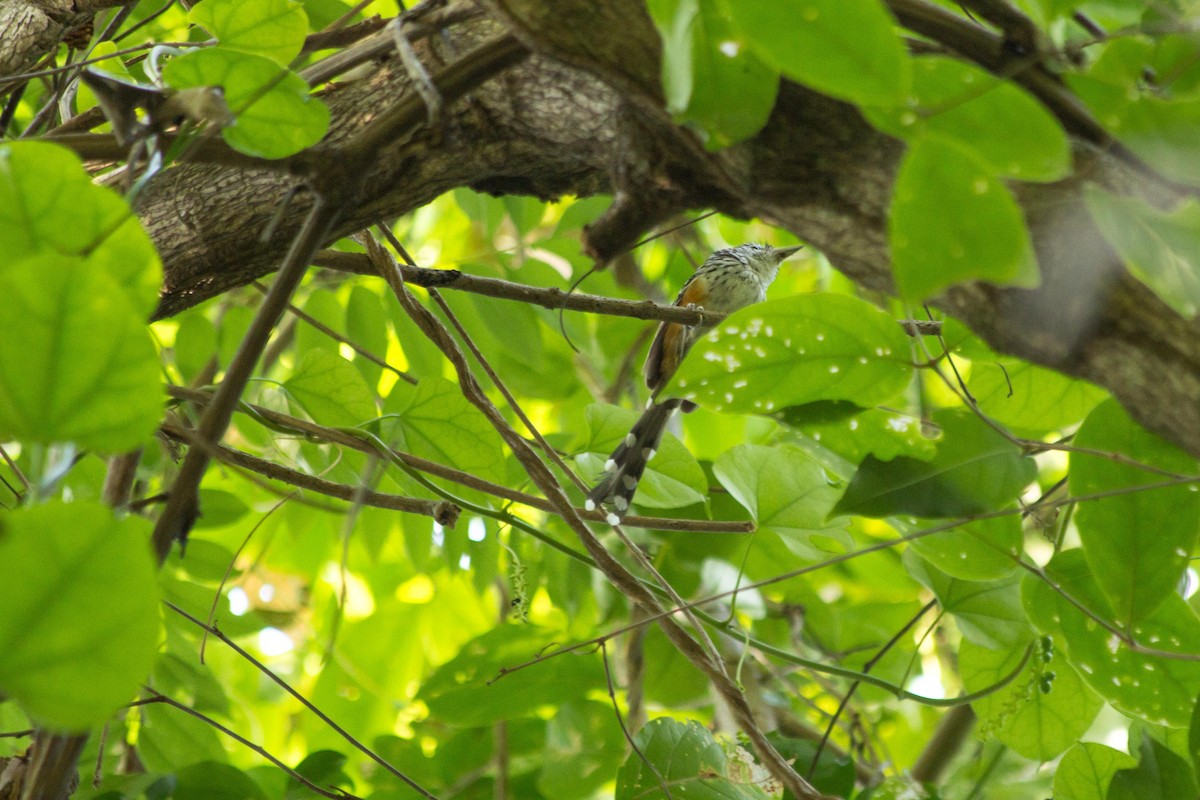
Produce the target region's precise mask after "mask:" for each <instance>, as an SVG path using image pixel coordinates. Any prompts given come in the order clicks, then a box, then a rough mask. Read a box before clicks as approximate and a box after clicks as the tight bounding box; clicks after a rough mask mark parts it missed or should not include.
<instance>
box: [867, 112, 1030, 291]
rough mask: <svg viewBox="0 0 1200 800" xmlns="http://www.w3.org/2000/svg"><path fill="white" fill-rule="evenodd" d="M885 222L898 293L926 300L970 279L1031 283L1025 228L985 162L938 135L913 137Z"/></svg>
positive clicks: (1009, 196) (1008, 193) (1007, 193)
mask: <svg viewBox="0 0 1200 800" xmlns="http://www.w3.org/2000/svg"><path fill="white" fill-rule="evenodd" d="M889 229H890V236H891V245H892V270H893V272H894V273H895V276H896V286H897V288H898V289H899V290H900V293H901V294H902V295H903V296H904V297H906V298H908V299H910V300H913V301H918V300H923V299H925V298H927V297H930V296H932V295H934V294H937V293H938V292H940V291H941V290H943V289H945V288H946V287H948V286H952V285H954V284H956V283H962V282H964V281H970V280H984V281H989V282H991V283H996V284H1001V285H1015V286H1023V287H1032V286H1036V285H1037V282H1038V275H1037V266H1036V260H1035V257H1034V254H1033V247H1032V245H1031V244H1030V241H1029V231H1028V230H1027V229H1026V227H1025V220H1024V217H1023V216H1022V214H1021V209H1020V207H1019V206H1018V205H1017V201H1016V200H1015V199H1014V198H1013V195H1012V192H1011V191H1009V189H1008V187H1007V186H1005V185H1004V183H1003V182H1002V181H1000V179H999V178H997V177H996V175H995V173H994V171H993V170H992V167H991V165H990V164H988V163H987V162H986V161H984V160H983V159H981V158H980V157H979V156H977V155H975V153H973V152H972V151H970V150H968V149H966V148H964V147H963V146H962V145H960V144H958V143H957V142H954V141H952V140H950V139H945V138H942V137H940V136H937V135H929V136H924V137H921V138H920V139H918V140H916V141H915V142H913V143H912V145H911V146H910V147H909V149H908V152H907V153H906V154H905V156H904V161H903V162H902V163H901V165H900V171H899V173H898V174H897V176H896V183H895V188H894V190H893V195H892V207H891V214H890V215H889Z"/></svg>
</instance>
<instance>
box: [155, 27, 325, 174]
mask: <svg viewBox="0 0 1200 800" xmlns="http://www.w3.org/2000/svg"><path fill="white" fill-rule="evenodd" d="M163 78H164V79H165V80H166V81H167V83H169V84H170V85H171V86H172V87H173V88H175V89H186V88H190V87H195V86H220V87H222V88H223V89H224V92H225V103H226V104H227V105H228V106H229V109H230V110H231V111H232V112H233V113H234V114H235V115H236V117H237V120H236V121H235V122H234V123H233V124H232V125H228V126H226V127H224V128H223V129H222V130H221V136H222V138H224V139H225V141H226V142H227V143H228V144H229V146H230V147H233V148H235V149H237V150H240V151H241V152H243V153H245V154H247V155H251V156H259V157H261V158H285V157H287V156H290V155H293V154H295V153H298V152H300V151H301V150H303V149H305V148H306V147H311V146H312V145H314V144H316V143H317V142H319V141H320V140H321V137H323V136H324V135H325V131H326V130H327V129H328V127H329V109H328V107H326V105H325V104H324V103H323V102H321V101H320V100H318V99H317V98H315V97H311V96H310V95H309V89H308V84H307V83H305V82H304V80H303V79H302V78H301V77H300V76H298V75H296V74H294V73H291V72H289V71H288V70H286V69H285V68H283V67H281V66H279V65H278V64H276V63H275V62H273V61H271V60H270V59H268V58H264V57H263V56H257V55H251V54H249V53H239V52H237V51H234V50H229V49H226V48H224V47H209V48H205V49H203V50H196V51H194V52H191V53H188V54H186V55H183V56H180V57H179V58H176V59H174V60H172V61H170V62H169V63H168V64H167V66H166V67H165V68H164V69H163Z"/></svg>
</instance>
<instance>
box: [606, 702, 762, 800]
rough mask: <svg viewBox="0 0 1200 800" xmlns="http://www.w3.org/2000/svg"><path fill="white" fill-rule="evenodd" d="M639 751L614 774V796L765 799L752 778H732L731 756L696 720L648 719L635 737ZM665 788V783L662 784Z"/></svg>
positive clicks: (623, 799)
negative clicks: (737, 780) (739, 779)
mask: <svg viewBox="0 0 1200 800" xmlns="http://www.w3.org/2000/svg"><path fill="white" fill-rule="evenodd" d="M634 742H635V743H636V744H637V752H634V753H632V754H630V756H629V757H628V758H627V759H626V760H625V765H624V766H622V767H621V771H620V772H619V773H617V791H616V795H615V797H616V800H666V799H667V798H681V799H682V798H686V800H760V798H761V800H766V798H767V797H768V795H767V793H766V792H764V791H763V790H762V789H761V788H759V787H758V785H757V784H755V783H752V782H748V781H746V782H735V781H733V780H731V779H730V776H729V767H730V766H731V765H730V764H729V760H728V759H727V758H726V756H725V751H724V750H722V749H721V746H720V745H719V744H717V742H716V741H714V740H713V737H712V734H711V733H709V732H708V731H707V730H705V729H704V728H703V727H702V726H701V725H700V724H698V723H696V722H688V723H686V724H685V723H683V722H678V721H676V720H673V719H670V718H669V717H662V718H660V719H655V720H651V721H650V722H649V723H647V724H646V726H645V727H643V728H642V729H641V730H640V731H638V732H637V735H636V736H635V737H634ZM664 787H665V788H664Z"/></svg>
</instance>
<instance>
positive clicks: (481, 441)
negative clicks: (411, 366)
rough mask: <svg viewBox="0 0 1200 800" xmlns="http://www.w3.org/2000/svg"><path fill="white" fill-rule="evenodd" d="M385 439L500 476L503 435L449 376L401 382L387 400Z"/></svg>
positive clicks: (432, 457) (490, 476)
mask: <svg viewBox="0 0 1200 800" xmlns="http://www.w3.org/2000/svg"><path fill="white" fill-rule="evenodd" d="M384 410H385V412H388V414H389V416H388V417H386V418H385V419H384V421H383V434H382V435H383V438H384V439H385V440H386V441H387V442H388V443H390V444H391V445H393V446H394V447H398V448H400V449H401V450H404V451H405V452H408V453H412V454H413V455H416V456H420V457H421V458H428V459H430V460H431V461H437V462H438V463H440V464H446V465H448V466H452V467H455V468H457V469H461V470H464V471H466V472H470V473H472V474H475V475H479V476H480V477H483V478H487V479H489V480H491V479H498V480H502V479H503V477H504V448H503V445H502V441H501V439H500V434H499V433H497V432H496V429H495V428H494V427H492V424H491V423H490V422H488V421H487V419H485V418H484V416H483V415H482V414H480V413H479V411H478V410H477V409H476V408H475V407H474V406H473V405H471V404H470V402H468V401H467V399H466V398H465V397H463V395H462V391H461V390H460V389H459V388H458V386H457V385H456V384H453V383H451V382H450V381H448V380H446V379H445V378H424V379H423V380H422V381H421V382H420V383H419V384H417V385H416V386H415V387H413V386H409V385H408V384H397V385H396V388H395V389H394V390H393V391H392V394H391V395H389V396H388V399H387V402H386V403H385V404H384Z"/></svg>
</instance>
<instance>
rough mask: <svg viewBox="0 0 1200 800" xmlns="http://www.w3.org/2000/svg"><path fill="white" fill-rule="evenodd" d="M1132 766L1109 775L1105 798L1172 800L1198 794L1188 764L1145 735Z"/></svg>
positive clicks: (1117, 799) (1115, 799)
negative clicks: (1137, 759) (1134, 763)
mask: <svg viewBox="0 0 1200 800" xmlns="http://www.w3.org/2000/svg"><path fill="white" fill-rule="evenodd" d="M1140 756H1141V758H1140V759H1139V761H1138V765H1137V766H1136V767H1133V768H1130V769H1123V770H1120V771H1118V772H1117V773H1116V774H1115V775H1113V776H1112V783H1110V784H1109V787H1108V796H1107V798H1106V800H1176V798H1184V797H1187V798H1191V797H1196V796H1197V795H1198V794H1200V793H1198V792H1197V788H1196V779H1195V778H1194V777H1192V770H1191V767H1190V766H1189V765H1188V763H1187V761H1185V760H1184V759H1183V758H1182V757H1180V756H1179V755H1176V754H1175V753H1173V752H1171V751H1170V750H1168V749H1167V748H1166V747H1164V746H1163V745H1161V744H1159V743H1158V742H1157V741H1155V740H1154V739H1152V738H1150V737H1149V736H1145V737H1143V738H1142V746H1141V750H1140Z"/></svg>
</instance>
